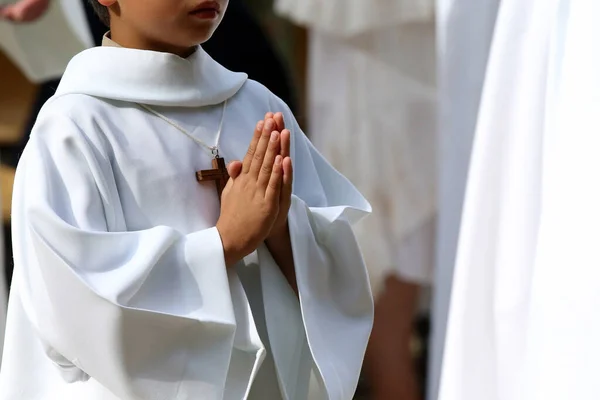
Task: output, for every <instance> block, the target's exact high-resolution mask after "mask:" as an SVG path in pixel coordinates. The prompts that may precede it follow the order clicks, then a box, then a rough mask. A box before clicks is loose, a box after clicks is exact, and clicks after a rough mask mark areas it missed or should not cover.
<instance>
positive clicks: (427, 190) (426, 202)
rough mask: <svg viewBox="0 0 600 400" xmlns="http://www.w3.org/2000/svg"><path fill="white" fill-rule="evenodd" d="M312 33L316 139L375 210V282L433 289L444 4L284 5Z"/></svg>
mask: <svg viewBox="0 0 600 400" xmlns="http://www.w3.org/2000/svg"><path fill="white" fill-rule="evenodd" d="M276 10H277V11H278V12H279V13H281V14H283V15H286V16H289V17H290V18H291V19H292V20H293V21H296V22H298V23H302V24H304V25H306V26H308V28H309V29H310V42H309V46H310V52H309V88H308V96H309V124H310V127H309V133H310V136H311V138H312V140H313V141H314V143H315V146H316V147H317V148H318V149H319V151H321V152H323V154H324V155H325V156H326V157H327V158H328V159H329V160H330V161H331V163H332V164H333V166H334V167H336V168H337V169H339V170H340V171H342V172H343V173H344V175H346V176H347V177H348V178H349V179H350V180H351V181H352V182H353V183H354V184H355V185H356V186H357V187H358V188H359V189H360V190H361V192H362V193H364V194H365V196H366V197H367V198H368V199H369V201H370V202H371V203H372V204H373V209H374V213H373V215H372V216H371V217H369V218H367V219H365V220H363V221H362V222H361V223H360V224H359V225H357V227H356V231H357V237H358V239H359V243H360V245H361V248H362V250H363V253H364V255H365V260H366V263H367V266H368V269H369V274H370V276H371V283H372V285H373V287H374V289H375V291H377V288H379V287H380V286H381V283H382V281H383V278H384V277H385V276H386V275H390V274H397V275H399V276H401V277H402V278H404V279H407V280H409V281H413V282H418V283H428V282H429V281H430V276H431V272H432V266H433V263H434V253H435V248H434V244H435V213H436V207H437V205H436V190H435V188H436V169H437V162H436V148H435V147H436V123H435V122H436V63H435V56H436V52H435V21H434V18H433V14H434V2H433V1H432V0H420V1H412V0H411V1H389V0H387V1H386V0H372V1H364V0H343V1H329V0H279V1H278V2H276Z"/></svg>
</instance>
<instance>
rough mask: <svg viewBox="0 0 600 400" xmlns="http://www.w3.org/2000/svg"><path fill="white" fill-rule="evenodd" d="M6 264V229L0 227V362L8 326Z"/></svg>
mask: <svg viewBox="0 0 600 400" xmlns="http://www.w3.org/2000/svg"><path fill="white" fill-rule="evenodd" d="M4 264H5V262H4V230H2V229H0V364H1V360H2V349H3V347H4V330H5V328H6V308H7V300H8V291H7V287H6V278H5V277H4V271H5V265H4Z"/></svg>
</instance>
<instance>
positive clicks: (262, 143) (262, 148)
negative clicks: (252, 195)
mask: <svg viewBox="0 0 600 400" xmlns="http://www.w3.org/2000/svg"><path fill="white" fill-rule="evenodd" d="M274 130H275V122H274V121H273V120H272V119H268V120H266V121H265V124H264V127H263V130H262V133H261V135H260V139H259V141H258V145H257V146H256V150H255V151H254V156H253V157H252V163H251V164H250V171H249V173H250V174H251V175H252V176H254V177H256V178H258V175H259V173H260V169H261V168H262V166H263V161H264V159H265V154H266V153H267V148H268V147H269V143H270V141H271V133H272V132H273V131H274ZM277 143H278V144H279V136H278V137H277ZM278 150H279V149H278ZM278 152H279V151H278Z"/></svg>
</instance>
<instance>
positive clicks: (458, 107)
mask: <svg viewBox="0 0 600 400" xmlns="http://www.w3.org/2000/svg"><path fill="white" fill-rule="evenodd" d="M499 2H500V0H438V2H437V28H438V29H437V38H438V41H437V43H438V46H437V47H438V71H439V73H438V78H439V80H438V85H439V119H438V121H439V124H438V132H439V133H438V137H439V142H438V158H439V165H438V167H439V169H438V182H439V185H438V205H439V206H438V207H439V209H438V227H437V228H438V229H437V249H438V251H437V260H436V263H435V277H434V279H433V280H434V286H435V291H434V292H433V294H434V296H433V297H434V298H433V306H432V338H431V351H430V362H429V375H428V381H429V382H428V391H427V392H428V398H429V399H431V400H435V399H437V394H438V387H439V376H440V371H441V365H442V356H443V347H444V338H445V333H446V323H447V318H448V306H449V302H450V290H451V286H452V275H453V271H454V262H455V259H456V245H457V242H458V233H459V230H460V219H461V214H462V206H463V198H464V191H465V186H466V182H467V173H468V169H469V160H470V156H471V147H472V142H473V136H474V134H475V126H476V123H477V114H478V110H479V101H480V97H481V90H482V87H483V81H484V78H485V71H486V66H487V61H488V55H489V51H490V46H491V38H492V34H493V31H494V25H495V22H496V15H497V11H498V5H499Z"/></svg>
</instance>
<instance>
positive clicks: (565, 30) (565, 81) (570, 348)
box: [439, 0, 600, 400]
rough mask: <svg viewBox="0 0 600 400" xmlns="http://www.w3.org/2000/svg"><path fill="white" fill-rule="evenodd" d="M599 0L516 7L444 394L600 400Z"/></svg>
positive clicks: (499, 64) (450, 398) (477, 175)
mask: <svg viewBox="0 0 600 400" xmlns="http://www.w3.org/2000/svg"><path fill="white" fill-rule="evenodd" d="M598 15H600V3H598V2H597V1H592V0H589V1H570V0H531V1H526V2H524V1H522V0H503V1H502V3H501V6H500V10H499V14H498V18H497V24H496V27H495V29H494V39H493V44H492V50H491V54H490V58H489V62H488V67H487V72H486V80H485V85H484V92H483V97H482V101H481V107H480V111H479V120H478V126H477V133H476V139H475V143H474V147H473V156H472V161H471V167H470V174H469V182H468V188H467V193H466V198H465V208H464V213H463V221H462V229H461V235H460V242H459V249H458V254H457V264H456V271H455V277H454V287H453V295H452V302H451V309H450V316H449V322H448V334H447V340H446V348H445V357H444V366H443V375H442V382H441V390H440V397H439V399H440V400H481V399H492V398H493V399H498V400H542V399H543V400H563V399H578V400H592V399H598V398H600V381H599V380H598V379H597V371H598V370H599V369H600V342H599V341H598V337H599V336H600V319H599V318H598V317H597V314H598V308H599V307H600V270H599V269H598V265H599V264H600V253H599V252H598V234H597V231H598V226H600V207H598V204H599V203H600V187H599V185H598V171H600V157H598V154H599V153H600V136H599V135H598V134H597V133H598V131H599V129H600V101H599V100H598V99H599V98H600V74H599V73H598V71H599V70H600V48H599V47H598V45H597V38H598V37H599V36H600V25H599V24H598V21H597V20H598Z"/></svg>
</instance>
